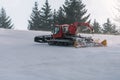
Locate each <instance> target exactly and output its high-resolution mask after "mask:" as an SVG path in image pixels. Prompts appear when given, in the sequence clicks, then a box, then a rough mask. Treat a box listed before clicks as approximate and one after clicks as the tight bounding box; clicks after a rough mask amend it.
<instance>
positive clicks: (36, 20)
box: [28, 2, 41, 30]
mask: <svg viewBox="0 0 120 80" xmlns="http://www.w3.org/2000/svg"><path fill="white" fill-rule="evenodd" d="M30 19H31V20H28V23H29V24H28V29H30V30H40V29H41V18H40V11H39V10H38V3H37V2H35V5H34V7H33V10H32V14H31V16H30Z"/></svg>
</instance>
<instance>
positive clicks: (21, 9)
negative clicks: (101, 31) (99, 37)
mask: <svg viewBox="0 0 120 80" xmlns="http://www.w3.org/2000/svg"><path fill="white" fill-rule="evenodd" d="M35 1H38V3H39V7H41V6H43V4H44V3H45V1H46V0H0V8H1V7H4V8H5V10H6V12H7V15H8V16H10V17H11V18H12V21H13V23H14V26H15V28H16V29H26V28H27V26H28V19H29V17H30V15H31V13H32V7H33V6H34V2H35ZM48 1H49V3H50V5H51V8H52V9H58V8H59V7H60V6H62V4H63V3H64V1H65V0H48ZM83 2H84V4H86V9H88V14H89V13H90V14H91V16H90V18H92V20H94V19H96V20H97V21H98V22H100V23H103V22H105V21H106V19H107V18H108V17H109V18H111V19H112V18H113V17H114V16H113V15H114V14H115V10H114V9H115V0H83Z"/></svg>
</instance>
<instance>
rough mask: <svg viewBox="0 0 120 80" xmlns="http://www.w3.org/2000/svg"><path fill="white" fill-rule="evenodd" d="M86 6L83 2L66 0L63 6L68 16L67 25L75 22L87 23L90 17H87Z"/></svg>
mask: <svg viewBox="0 0 120 80" xmlns="http://www.w3.org/2000/svg"><path fill="white" fill-rule="evenodd" d="M85 7H86V5H84V4H83V3H82V1H81V0H66V1H65V4H64V5H63V8H64V11H65V14H66V23H68V24H70V23H73V22H86V21H87V20H88V18H89V16H90V14H89V15H87V16H85V15H86V13H87V10H86V9H85Z"/></svg>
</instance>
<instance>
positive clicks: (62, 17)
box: [57, 7, 66, 24]
mask: <svg viewBox="0 0 120 80" xmlns="http://www.w3.org/2000/svg"><path fill="white" fill-rule="evenodd" d="M57 22H58V24H66V18H65V13H64V10H63V8H62V7H60V8H59V10H58V12H57Z"/></svg>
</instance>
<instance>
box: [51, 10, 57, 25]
mask: <svg viewBox="0 0 120 80" xmlns="http://www.w3.org/2000/svg"><path fill="white" fill-rule="evenodd" d="M52 24H53V25H55V24H57V12H56V10H55V9H54V14H53V20H52Z"/></svg>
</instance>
